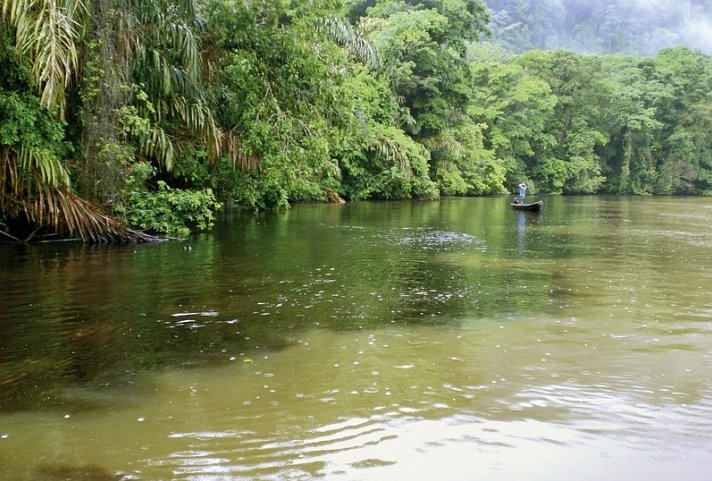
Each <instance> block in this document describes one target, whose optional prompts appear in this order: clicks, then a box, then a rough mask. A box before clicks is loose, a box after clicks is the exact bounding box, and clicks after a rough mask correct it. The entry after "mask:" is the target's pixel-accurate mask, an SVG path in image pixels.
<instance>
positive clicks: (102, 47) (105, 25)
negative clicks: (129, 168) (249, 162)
mask: <svg viewBox="0 0 712 481" xmlns="http://www.w3.org/2000/svg"><path fill="white" fill-rule="evenodd" d="M2 20H3V22H4V23H6V24H9V25H11V26H12V27H13V28H14V31H15V39H16V47H17V49H18V51H19V52H21V53H22V54H23V55H24V56H26V57H27V58H28V59H29V61H30V64H31V66H32V73H33V77H34V81H35V83H36V86H37V88H38V92H39V95H40V100H41V103H42V105H44V106H45V107H47V108H48V109H50V110H51V111H52V112H54V113H55V115H56V116H57V118H58V119H60V120H62V121H64V120H65V119H67V118H68V117H69V114H70V113H71V115H72V118H73V119H75V120H74V121H75V122H76V121H77V120H76V119H79V121H81V122H82V134H81V137H82V149H81V154H82V155H80V159H78V161H77V164H78V165H79V166H80V168H79V169H78V172H79V173H80V175H79V179H78V180H79V183H78V186H79V192H80V193H81V194H82V195H83V196H86V197H88V199H90V200H91V201H92V202H98V203H102V204H105V205H110V203H111V196H112V195H113V194H114V193H115V191H116V190H117V189H116V185H115V182H116V180H117V179H121V178H122V176H123V168H124V166H125V163H126V162H130V161H131V160H132V158H133V156H134V155H138V156H141V157H143V158H146V159H149V160H153V161H155V162H156V163H158V164H159V165H160V166H162V167H163V168H165V169H170V168H171V167H172V165H173V161H174V157H175V152H176V150H177V148H178V147H177V146H176V144H175V140H174V139H175V138H176V137H177V136H174V135H172V131H171V130H175V131H178V130H180V131H182V132H184V131H189V132H195V133H198V134H199V135H200V136H201V137H202V139H203V140H204V142H205V144H206V145H208V147H209V149H208V151H209V152H210V153H211V154H212V155H213V157H217V156H218V155H219V153H220V150H221V148H222V147H223V146H227V147H228V151H229V152H230V153H231V154H232V155H233V156H237V157H239V148H233V149H229V147H230V146H236V145H237V146H239V143H238V142H236V141H235V139H234V138H232V137H230V136H227V135H225V134H223V133H222V132H220V131H219V129H218V128H217V126H216V124H215V121H214V119H213V116H212V113H211V111H210V109H209V108H207V106H206V102H205V100H204V99H203V96H202V93H201V90H200V71H201V65H200V56H199V48H198V42H197V40H196V35H195V32H196V29H197V28H199V26H200V21H199V17H198V15H197V8H196V2H195V0H153V1H151V2H145V1H141V0H94V1H91V2H90V1H89V0H3V2H2ZM71 92H74V93H77V92H78V93H79V94H80V96H79V97H80V98H81V102H77V101H75V102H69V101H68V99H69V98H70V93H71ZM72 98H77V96H76V94H75V95H74V97H72ZM78 106H79V109H78V108H77V107H78ZM127 107H133V108H134V110H132V112H134V115H135V116H136V117H137V118H140V119H142V122H141V123H140V125H138V126H136V125H134V126H133V127H132V128H127V127H126V126H125V125H123V124H122V120H123V119H122V117H121V115H122V112H124V111H125V109H126V108H127ZM177 126H179V127H177ZM112 145H113V146H118V147H120V148H118V149H116V148H114V149H112V148H107V146H109V147H110V146H112ZM121 146H124V147H126V146H128V148H123V150H122V148H121ZM117 153H118V154H117ZM0 159H1V162H0V181H2V184H1V185H3V186H4V191H3V193H0V197H2V198H0V208H2V209H3V211H4V212H6V213H8V214H11V215H12V214H17V213H19V212H24V213H25V215H26V217H27V218H28V219H30V220H31V221H33V222H35V223H37V224H39V225H41V224H42V223H46V222H48V223H49V225H51V226H53V227H54V228H56V229H58V230H62V231H64V232H70V233H77V234H78V235H80V236H81V237H82V238H84V239H86V240H103V239H104V238H114V237H119V238H128V239H130V238H131V236H130V235H129V236H122V235H118V236H117V235H115V234H116V232H117V228H118V227H117V225H119V224H116V225H115V224H113V223H112V222H105V221H106V220H107V219H109V218H108V217H106V216H104V217H105V218H104V221H101V222H99V221H97V219H98V216H102V215H103V214H101V213H100V212H99V210H98V209H97V208H96V207H93V206H92V204H90V203H87V202H85V201H83V200H82V199H81V198H80V197H78V196H77V195H76V194H74V193H73V191H72V189H71V186H70V183H69V175H68V173H67V170H66V168H65V167H64V166H63V165H62V163H61V162H60V161H59V160H58V159H56V158H53V157H52V156H51V155H48V154H47V153H46V152H42V151H38V150H33V149H32V148H31V147H30V146H22V145H20V146H5V147H3V148H2V150H1V151H0ZM102 232H104V233H105V234H106V235H105V234H104V233H102Z"/></svg>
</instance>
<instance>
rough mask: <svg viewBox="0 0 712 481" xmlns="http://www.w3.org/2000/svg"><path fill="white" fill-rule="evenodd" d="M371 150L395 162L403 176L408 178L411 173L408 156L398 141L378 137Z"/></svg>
mask: <svg viewBox="0 0 712 481" xmlns="http://www.w3.org/2000/svg"><path fill="white" fill-rule="evenodd" d="M371 151H373V152H374V153H375V154H376V155H377V156H379V157H380V158H382V159H386V160H389V161H391V162H395V163H397V164H398V167H399V168H400V170H401V172H402V173H403V175H404V176H405V178H406V179H410V177H411V175H412V173H413V172H412V169H411V165H410V157H408V155H407V154H406V153H405V152H403V150H401V148H400V147H399V145H398V143H397V142H395V141H394V140H393V139H390V138H387V137H378V138H377V139H376V144H375V146H373V147H372V148H371Z"/></svg>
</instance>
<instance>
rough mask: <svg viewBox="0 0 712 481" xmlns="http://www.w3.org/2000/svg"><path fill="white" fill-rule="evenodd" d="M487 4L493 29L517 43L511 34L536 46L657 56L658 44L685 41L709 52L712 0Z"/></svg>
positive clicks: (496, 0) (509, 0)
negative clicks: (491, 13)
mask: <svg viewBox="0 0 712 481" xmlns="http://www.w3.org/2000/svg"><path fill="white" fill-rule="evenodd" d="M485 2H486V3H487V4H488V6H489V7H490V9H491V10H492V12H493V14H494V17H493V20H494V25H495V29H500V32H501V34H502V36H503V37H502V38H505V39H507V38H509V39H510V40H512V41H513V42H515V44H516V42H517V40H516V37H513V36H512V35H516V32H520V33H519V35H520V36H524V37H527V38H529V39H530V40H531V41H532V42H535V45H531V46H530V47H534V48H547V49H549V48H566V49H571V50H577V51H583V52H590V53H614V51H617V52H626V53H639V54H644V55H655V54H656V53H657V52H658V51H659V50H660V49H661V48H665V47H673V46H679V45H684V46H687V47H690V48H693V49H696V50H699V51H701V52H703V53H705V54H708V55H710V54H712V0H597V1H596V0H594V1H591V0H485ZM512 32H514V33H512ZM527 32H529V33H527ZM508 36H509V37H508ZM505 43H506V42H505ZM517 45H518V46H519V47H522V46H523V45H521V44H517Z"/></svg>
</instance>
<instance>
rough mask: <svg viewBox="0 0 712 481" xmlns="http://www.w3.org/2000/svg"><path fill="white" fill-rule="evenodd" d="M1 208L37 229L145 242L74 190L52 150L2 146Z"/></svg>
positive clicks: (140, 234) (101, 239)
mask: <svg viewBox="0 0 712 481" xmlns="http://www.w3.org/2000/svg"><path fill="white" fill-rule="evenodd" d="M0 212H2V213H3V215H4V216H6V217H9V218H13V217H14V218H19V217H24V218H25V219H26V220H27V221H28V222H29V223H30V224H31V225H33V226H34V227H36V228H38V229H40V228H42V227H47V228H49V229H51V230H52V231H53V232H55V233H59V234H62V235H66V236H69V237H79V238H81V239H82V240H84V241H91V242H111V241H120V242H149V241H155V240H157V238H155V237H153V236H150V235H147V234H144V233H143V232H139V231H135V230H133V229H130V228H129V227H127V226H125V225H124V224H122V223H121V222H119V221H117V220H115V219H112V218H111V217H109V216H107V215H105V214H104V213H102V212H101V211H100V210H99V209H98V208H97V207H95V206H94V205H92V204H90V203H89V202H87V201H86V200H84V199H82V198H80V197H79V196H77V195H76V194H75V193H74V192H72V190H71V188H70V186H69V178H68V176H67V172H66V170H65V169H64V166H63V165H62V164H61V162H60V161H59V160H58V159H56V158H54V157H53V156H52V155H51V153H50V152H47V151H43V150H36V149H29V148H28V149H21V151H19V152H18V150H17V149H14V148H10V147H0Z"/></svg>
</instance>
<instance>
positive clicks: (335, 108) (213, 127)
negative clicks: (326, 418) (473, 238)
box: [0, 0, 712, 241]
mask: <svg viewBox="0 0 712 481" xmlns="http://www.w3.org/2000/svg"><path fill="white" fill-rule="evenodd" d="M520 3H521V2H520ZM498 11H500V12H501V10H498ZM1 15H2V17H1V21H0V65H2V75H1V76H0V183H1V185H2V189H1V190H0V232H1V233H2V237H4V238H6V239H15V240H27V239H32V238H35V239H37V238H47V237H48V236H57V235H59V236H63V237H80V238H82V239H85V240H92V241H108V240H114V239H122V240H129V241H134V240H144V239H148V238H149V236H148V235H147V234H145V232H148V233H152V234H160V235H170V236H184V235H187V234H188V233H189V232H191V231H195V230H201V229H206V228H208V227H210V226H211V225H212V222H213V220H214V217H215V213H216V212H217V211H218V210H219V209H220V208H221V206H226V205H239V206H242V207H243V208H249V209H255V210H267V209H278V208H283V207H286V206H288V205H289V204H290V203H293V202H299V201H331V202H341V201H343V200H360V199H412V198H418V199H419V198H428V199H430V198H437V197H439V196H472V195H489V194H502V193H507V192H512V191H513V188H514V186H515V185H516V184H517V183H519V182H521V181H526V182H528V184H529V185H530V191H533V192H546V193H563V194H584V193H616V194H658V195H672V194H711V193H712V59H711V58H710V57H708V56H707V55H705V54H703V53H701V52H699V51H696V50H693V49H690V48H686V47H673V48H666V49H663V50H660V51H659V52H658V53H657V54H656V55H655V56H649V57H642V56H630V55H606V56H602V55H583V54H579V53H573V52H572V51H564V50H554V51H544V50H529V51H526V52H523V53H513V51H512V50H511V49H507V48H505V47H506V42H501V41H493V36H492V35H491V32H490V25H491V22H490V21H491V11H490V9H488V7H487V6H486V5H485V3H484V2H483V1H482V0H310V1H304V0H155V1H152V2H143V1H138V0H96V1H92V2H90V1H88V0H63V1H59V2H58V1H49V0H3V3H2V13H1ZM495 20H496V18H495ZM500 20H501V18H500ZM494 37H497V35H495V36H494ZM494 40H496V38H494Z"/></svg>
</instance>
